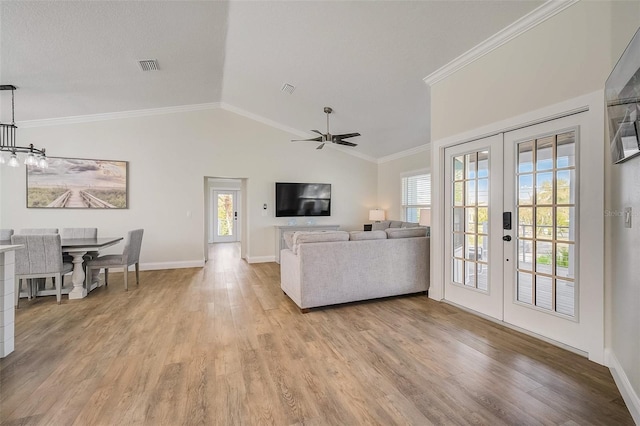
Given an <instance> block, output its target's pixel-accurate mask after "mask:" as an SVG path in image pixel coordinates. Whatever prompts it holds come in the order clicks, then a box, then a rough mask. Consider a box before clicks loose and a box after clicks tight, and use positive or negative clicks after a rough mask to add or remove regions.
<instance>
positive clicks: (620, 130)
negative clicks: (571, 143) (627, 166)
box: [604, 30, 640, 163]
mask: <svg viewBox="0 0 640 426" xmlns="http://www.w3.org/2000/svg"><path fill="white" fill-rule="evenodd" d="M604 87H605V90H604V92H605V98H606V102H607V105H606V106H607V119H608V122H609V144H610V145H609V146H610V149H611V160H612V161H613V163H621V162H623V161H626V160H628V159H630V158H632V157H635V156H637V155H639V154H640V137H639V136H640V30H638V31H637V32H636V34H635V35H634V36H633V38H632V39H631V42H630V43H629V45H628V46H627V48H626V49H625V51H624V53H623V54H622V56H621V57H620V60H618V63H617V64H616V66H615V67H614V68H613V71H611V75H610V76H609V78H608V79H607V82H606V83H605V86H604Z"/></svg>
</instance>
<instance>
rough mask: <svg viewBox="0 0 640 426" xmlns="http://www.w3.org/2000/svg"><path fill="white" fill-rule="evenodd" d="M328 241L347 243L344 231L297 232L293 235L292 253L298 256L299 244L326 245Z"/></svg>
mask: <svg viewBox="0 0 640 426" xmlns="http://www.w3.org/2000/svg"><path fill="white" fill-rule="evenodd" d="M330 241H349V233H348V232H346V231H298V232H296V233H295V234H294V235H293V248H292V249H291V251H293V253H294V254H298V247H299V246H300V244H307V243H326V242H330Z"/></svg>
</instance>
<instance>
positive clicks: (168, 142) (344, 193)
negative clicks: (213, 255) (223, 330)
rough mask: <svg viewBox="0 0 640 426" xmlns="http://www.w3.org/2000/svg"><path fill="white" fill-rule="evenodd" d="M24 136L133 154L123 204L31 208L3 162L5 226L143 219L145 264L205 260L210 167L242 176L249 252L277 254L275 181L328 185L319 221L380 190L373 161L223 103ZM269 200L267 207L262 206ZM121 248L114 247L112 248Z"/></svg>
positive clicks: (50, 149)
mask: <svg viewBox="0 0 640 426" xmlns="http://www.w3.org/2000/svg"><path fill="white" fill-rule="evenodd" d="M18 137H19V138H20V140H21V141H22V142H24V143H29V142H32V143H34V144H35V145H37V146H45V147H46V148H47V153H48V154H49V155H51V156H56V157H78V158H96V159H111V160H125V161H129V206H130V207H129V208H128V209H126V210H116V211H108V210H63V209H61V210H50V209H27V208H26V188H25V170H24V168H23V167H21V168H18V169H10V168H8V167H3V168H2V169H1V170H2V171H1V172H0V173H1V175H0V176H1V177H2V182H1V189H0V190H1V191H2V192H1V194H2V205H1V207H0V213H1V218H2V222H1V223H0V227H3V228H14V229H19V228H24V227H58V228H62V227H72V226H97V227H98V228H99V233H100V234H101V235H124V233H125V232H126V231H127V230H129V229H133V228H136V227H142V228H145V238H144V241H143V249H142V255H141V262H142V264H143V267H144V266H145V265H146V267H148V268H149V267H156V268H162V267H178V266H195V265H199V264H202V263H203V259H204V253H203V252H204V245H203V239H204V235H205V226H204V225H205V216H204V215H205V207H204V200H205V197H204V196H203V194H204V192H205V191H204V189H205V188H204V186H205V179H204V177H206V176H214V177H233V178H246V194H245V196H246V202H245V207H246V211H247V213H248V214H247V217H246V224H247V229H246V232H244V235H245V236H246V237H247V258H248V259H249V260H250V261H251V260H254V261H267V260H270V259H271V260H273V257H274V249H275V242H274V236H275V232H274V225H283V224H286V222H287V219H286V218H275V217H274V212H273V203H274V199H275V185H274V182H276V181H293V182H296V181H299V182H326V183H331V184H332V190H333V193H332V216H331V217H327V218H318V219H317V221H316V222H317V223H318V224H322V223H331V224H334V223H335V224H340V225H341V226H342V227H343V229H361V227H362V223H363V222H364V220H365V219H366V216H367V212H368V209H369V207H370V206H371V205H372V204H374V203H375V199H376V196H377V190H376V175H377V165H376V164H374V163H372V162H368V161H365V160H362V159H359V158H357V157H354V156H351V155H348V154H345V153H343V152H340V151H338V150H334V149H330V148H325V149H323V150H321V151H320V150H316V149H315V148H316V146H315V144H311V143H309V144H305V143H300V142H299V143H291V142H290V139H292V135H290V134H288V133H286V132H284V131H281V130H278V129H275V128H273V127H269V126H267V125H264V124H262V123H259V122H256V121H254V120H251V119H248V118H246V117H243V116H240V115H237V114H235V113H232V112H228V111H225V110H222V109H208V110H201V111H192V112H180V113H173V114H164V115H156V116H146V117H136V118H125V119H115V120H106V121H96V122H89V123H80V124H64V125H55V126H47V127H33V128H21V129H20V130H19V133H18ZM264 203H267V205H268V207H269V209H268V215H267V216H266V217H264V216H262V215H261V212H262V205H263V204H264ZM115 250H117V247H116V248H115Z"/></svg>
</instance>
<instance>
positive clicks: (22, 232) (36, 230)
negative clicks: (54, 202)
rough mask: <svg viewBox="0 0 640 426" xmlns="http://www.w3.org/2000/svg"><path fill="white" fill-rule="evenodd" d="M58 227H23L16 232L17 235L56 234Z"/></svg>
mask: <svg viewBox="0 0 640 426" xmlns="http://www.w3.org/2000/svg"><path fill="white" fill-rule="evenodd" d="M57 233H58V228H25V229H21V230H20V231H18V232H16V234H18V235H35V234H57Z"/></svg>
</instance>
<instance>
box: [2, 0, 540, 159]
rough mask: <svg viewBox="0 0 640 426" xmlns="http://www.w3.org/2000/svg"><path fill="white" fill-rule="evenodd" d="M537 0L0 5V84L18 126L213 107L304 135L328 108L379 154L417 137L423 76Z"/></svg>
mask: <svg viewBox="0 0 640 426" xmlns="http://www.w3.org/2000/svg"><path fill="white" fill-rule="evenodd" d="M542 3H543V2H542V1H497V0H489V1H484V0H466V1H239V0H234V1H78V2H62V1H45V2H28V1H4V0H3V1H2V2H0V84H13V85H15V86H17V87H18V91H16V120H17V121H18V122H21V121H30V120H41V119H51V118H59V117H70V116H82V115H91V114H102V113H111V112H120V111H132V110H142V109H152V108H163V107H172V106H182V105H193V104H207V103H222V104H223V105H227V106H231V107H233V108H236V109H239V110H243V111H246V112H247V113H250V114H253V115H256V116H260V117H263V118H265V119H267V120H271V121H274V122H277V123H280V124H281V125H282V126H286V127H289V128H293V129H296V130H298V131H300V132H304V133H307V132H308V134H309V136H313V134H312V133H310V132H309V130H310V129H319V130H321V131H323V132H324V131H325V130H326V120H325V115H324V113H323V107H325V106H330V107H332V108H333V109H334V113H333V114H332V117H331V131H332V133H346V132H354V131H357V132H360V133H361V134H362V136H360V137H357V138H354V139H352V141H353V142H356V143H358V144H359V145H358V147H356V148H354V149H355V150H356V151H357V152H359V153H361V154H363V155H367V156H370V157H374V158H380V157H383V156H386V155H390V154H393V153H396V152H400V151H404V150H408V149H411V148H415V147H418V146H421V145H424V144H426V143H428V142H429V134H430V123H429V115H430V105H429V88H428V87H427V85H426V84H425V83H424V82H423V78H424V77H425V76H427V75H429V74H430V73H432V72H433V71H435V70H437V69H438V68H440V67H442V66H443V65H445V64H447V63H448V62H449V61H451V60H452V59H454V58H456V57H458V56H459V55H461V54H462V53H464V52H466V51H467V50H469V49H471V48H472V47H474V46H475V45H477V44H479V43H481V42H482V41H483V40H485V39H487V38H488V37H490V36H492V35H493V34H495V33H497V32H498V31H500V30H501V29H503V28H504V27H506V26H508V25H509V24H511V23H512V22H514V21H516V20H517V19H519V18H521V17H522V16H524V15H526V14H527V13H529V12H531V11H532V10H533V9H535V8H536V7H538V6H540V5H541V4H542ZM142 59H157V60H158V64H159V68H160V70H159V71H153V72H143V71H141V69H140V67H139V66H138V60H142ZM285 83H288V84H291V85H293V86H295V90H294V91H293V93H292V94H289V93H286V92H283V91H281V88H282V86H283V84H285ZM5 98H6V97H5V96H4V94H3V99H2V103H1V104H0V105H1V106H2V111H1V115H0V117H1V118H2V121H3V122H4V121H6V120H7V117H8V111H7V110H8V108H7V105H8V104H7V100H6V99H5ZM457 101H458V102H464V100H463V99H461V100H457ZM298 143H306V142H298ZM309 144H310V148H314V147H315V145H314V144H311V143H309Z"/></svg>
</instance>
